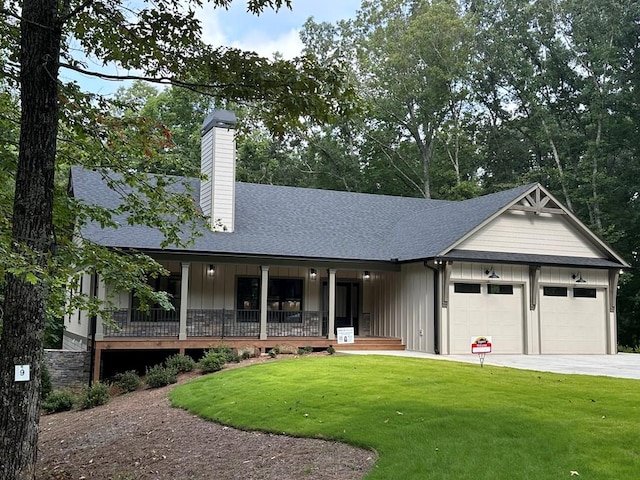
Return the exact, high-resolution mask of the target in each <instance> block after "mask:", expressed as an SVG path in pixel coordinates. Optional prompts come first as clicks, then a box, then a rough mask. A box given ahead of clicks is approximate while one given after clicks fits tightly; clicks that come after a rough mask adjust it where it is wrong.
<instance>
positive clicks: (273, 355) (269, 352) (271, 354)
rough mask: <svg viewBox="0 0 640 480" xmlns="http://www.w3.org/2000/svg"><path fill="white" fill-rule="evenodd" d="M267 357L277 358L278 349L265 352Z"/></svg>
mask: <svg viewBox="0 0 640 480" xmlns="http://www.w3.org/2000/svg"><path fill="white" fill-rule="evenodd" d="M267 355H269V356H270V357H271V358H276V357H277V356H278V349H277V348H272V349H271V350H269V351H268V352H267Z"/></svg>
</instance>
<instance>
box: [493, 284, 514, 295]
mask: <svg viewBox="0 0 640 480" xmlns="http://www.w3.org/2000/svg"><path fill="white" fill-rule="evenodd" d="M487 287H488V290H487V292H488V293H489V294H491V295H513V285H496V284H494V283H490V284H489V285H488V286H487Z"/></svg>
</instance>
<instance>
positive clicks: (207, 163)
mask: <svg viewBox="0 0 640 480" xmlns="http://www.w3.org/2000/svg"><path fill="white" fill-rule="evenodd" d="M234 134H235V131H234V130H232V129H225V128H218V127H215V128H212V129H211V130H209V131H208V132H207V133H206V134H205V135H204V136H203V137H202V144H201V150H200V153H201V163H200V172H201V173H202V174H203V175H205V176H206V180H202V185H201V187H200V208H202V211H203V212H204V214H205V215H208V216H209V217H210V222H211V228H212V229H217V230H225V231H227V232H233V230H234V213H235V212H234V209H235V178H236V162H235V158H236V149H235V141H234ZM218 220H219V221H220V222H221V224H222V227H224V228H219V226H217V223H216V222H217V221H218Z"/></svg>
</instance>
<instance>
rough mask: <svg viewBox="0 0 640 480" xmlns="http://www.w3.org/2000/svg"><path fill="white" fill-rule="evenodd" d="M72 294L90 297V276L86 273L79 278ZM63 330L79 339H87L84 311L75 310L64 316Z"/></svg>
mask: <svg viewBox="0 0 640 480" xmlns="http://www.w3.org/2000/svg"><path fill="white" fill-rule="evenodd" d="M74 294H76V295H79V294H82V295H84V296H86V297H89V296H90V295H91V275H90V274H88V273H85V274H83V275H82V276H81V277H80V281H79V282H78V285H77V288H76V289H75V291H74ZM64 327H65V330H66V331H68V332H70V333H74V334H76V335H79V336H81V337H88V335H89V314H88V313H87V312H86V311H85V310H76V311H74V312H73V313H71V314H68V315H65V320H64Z"/></svg>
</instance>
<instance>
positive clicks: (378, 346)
mask: <svg viewBox="0 0 640 480" xmlns="http://www.w3.org/2000/svg"><path fill="white" fill-rule="evenodd" d="M334 347H335V349H336V350H345V351H346V350H404V349H405V346H404V345H403V344H402V339H400V338H386V337H356V338H355V343H351V344H340V345H334Z"/></svg>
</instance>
